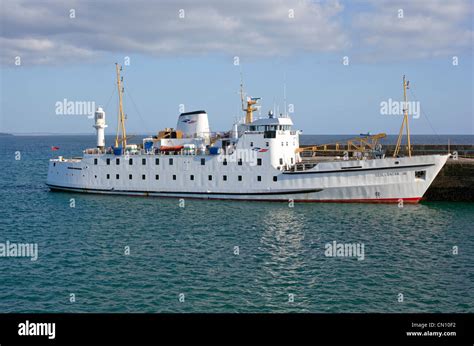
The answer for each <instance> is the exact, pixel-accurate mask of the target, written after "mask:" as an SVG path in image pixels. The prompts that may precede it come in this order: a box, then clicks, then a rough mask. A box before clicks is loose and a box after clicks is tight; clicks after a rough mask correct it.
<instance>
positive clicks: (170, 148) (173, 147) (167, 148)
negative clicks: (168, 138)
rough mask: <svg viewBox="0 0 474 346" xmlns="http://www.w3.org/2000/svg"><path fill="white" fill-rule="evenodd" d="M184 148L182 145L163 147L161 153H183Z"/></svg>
mask: <svg viewBox="0 0 474 346" xmlns="http://www.w3.org/2000/svg"><path fill="white" fill-rule="evenodd" d="M183 148H184V146H182V145H175V146H161V147H160V151H181V149H183Z"/></svg>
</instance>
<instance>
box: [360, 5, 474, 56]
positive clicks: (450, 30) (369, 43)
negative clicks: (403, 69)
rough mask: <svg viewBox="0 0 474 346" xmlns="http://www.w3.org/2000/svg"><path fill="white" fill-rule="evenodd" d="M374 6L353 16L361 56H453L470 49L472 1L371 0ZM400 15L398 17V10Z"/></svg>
mask: <svg viewBox="0 0 474 346" xmlns="http://www.w3.org/2000/svg"><path fill="white" fill-rule="evenodd" d="M369 3H371V4H372V5H373V9H372V10H370V11H365V12H363V13H358V14H356V15H355V16H354V18H353V28H354V29H355V30H354V32H355V33H356V36H355V37H354V39H355V40H357V41H358V42H359V45H361V46H362V47H363V50H361V51H359V52H358V55H359V56H360V57H361V58H362V59H364V60H369V61H370V60H380V59H383V60H404V59H409V58H430V57H437V56H452V55H455V54H459V53H461V52H463V51H467V52H468V51H469V50H470V48H471V46H472V38H473V32H472V30H471V28H470V24H469V23H470V21H471V20H472V2H470V1H465V0H451V1H444V0H418V1H408V0H400V1H386V0H379V1H370V2H369ZM400 10H401V11H403V13H402V14H403V18H399V11H400Z"/></svg>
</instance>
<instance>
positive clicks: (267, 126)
mask: <svg viewBox="0 0 474 346" xmlns="http://www.w3.org/2000/svg"><path fill="white" fill-rule="evenodd" d="M292 126H293V121H292V120H291V119H290V118H289V117H280V118H261V119H257V120H255V121H253V122H252V123H250V124H249V125H248V128H249V131H287V130H291V128H292Z"/></svg>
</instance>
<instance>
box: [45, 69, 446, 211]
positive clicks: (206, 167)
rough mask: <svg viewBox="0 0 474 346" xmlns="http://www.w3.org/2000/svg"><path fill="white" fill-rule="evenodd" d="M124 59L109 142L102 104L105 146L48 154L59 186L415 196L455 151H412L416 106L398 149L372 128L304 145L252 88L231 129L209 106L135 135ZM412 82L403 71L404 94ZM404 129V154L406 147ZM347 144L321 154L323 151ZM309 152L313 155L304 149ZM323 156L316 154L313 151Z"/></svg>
mask: <svg viewBox="0 0 474 346" xmlns="http://www.w3.org/2000/svg"><path fill="white" fill-rule="evenodd" d="M121 71H122V68H121V67H120V66H119V65H117V64H116V75H117V90H118V95H119V107H118V108H119V111H118V130H117V133H116V138H115V143H114V145H112V146H109V147H107V146H106V144H105V128H106V127H107V125H106V121H105V112H104V110H103V109H102V108H101V107H99V108H97V110H96V111H95V117H94V118H95V124H94V125H93V127H94V128H95V129H96V131H97V146H96V147H95V148H91V149H85V150H84V152H83V156H82V157H81V158H64V157H62V156H59V157H57V158H54V159H51V160H50V161H49V169H48V177H47V185H48V186H49V188H50V189H51V190H53V191H56V190H60V191H74V192H84V193H98V194H116V195H140V196H157V197H174V198H200V199H232V200H255V201H294V202H375V203H400V202H402V203H403V202H405V203H417V202H418V201H420V199H421V198H422V197H423V195H424V193H425V192H426V190H427V189H428V187H429V186H430V184H431V183H432V182H433V180H434V179H435V177H436V175H437V174H438V172H439V171H440V170H441V168H442V167H443V165H444V164H445V163H446V160H447V159H448V157H449V154H447V155H423V156H415V155H412V153H411V144H410V132H409V127H408V110H407V109H404V116H403V122H402V126H401V128H400V133H399V137H398V142H397V146H396V149H395V152H394V154H393V156H390V157H388V156H386V155H385V154H384V151H383V150H382V148H381V145H380V143H379V142H378V140H379V139H380V138H383V137H384V136H385V134H378V135H373V136H371V135H369V134H367V135H364V136H363V137H361V138H357V139H356V140H354V141H349V142H347V144H345V145H342V144H341V145H340V144H336V145H333V146H332V147H331V146H316V147H310V148H300V145H299V135H300V131H298V130H295V129H294V128H293V122H292V120H291V118H290V116H289V115H288V114H280V115H278V116H277V115H275V114H273V113H272V112H269V114H268V116H267V117H264V118H255V119H254V112H255V111H257V110H258V106H259V100H260V99H259V98H251V97H246V98H244V93H243V88H242V84H241V101H242V110H243V111H244V112H245V115H244V116H243V117H242V119H240V120H239V121H237V122H235V123H234V124H233V126H232V128H231V130H230V131H228V132H222V133H218V132H211V131H210V127H209V120H208V115H207V113H206V112H205V111H204V110H198V111H194V112H186V113H182V114H180V115H179V116H178V121H177V125H176V128H166V129H164V130H163V131H159V132H158V133H157V135H155V136H150V137H146V138H143V140H142V142H141V143H138V144H129V143H128V142H127V139H128V138H127V135H126V130H125V116H124V112H123V107H122V99H123V98H122V97H123V91H124V89H123V86H122V85H123V84H122V83H123V79H122V77H121V76H120V73H121ZM406 88H407V82H406V81H405V77H403V90H404V100H405V104H407V103H406ZM405 129H406V136H407V142H408V143H407V146H406V150H407V153H406V155H402V154H401V148H402V144H401V142H402V136H404V131H405ZM330 150H333V151H334V152H335V153H336V152H339V153H342V154H343V155H342V156H334V157H332V158H331V159H327V158H326V157H325V158H326V159H325V160H321V159H317V158H318V153H322V152H326V153H327V152H328V151H330ZM307 153H310V154H311V155H310V157H309V158H307V157H305V155H306V154H307ZM315 156H316V159H315V158H314V157H315Z"/></svg>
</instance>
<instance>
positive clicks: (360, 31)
mask: <svg viewBox="0 0 474 346" xmlns="http://www.w3.org/2000/svg"><path fill="white" fill-rule="evenodd" d="M360 3H363V4H364V5H365V6H363V7H362V9H360V7H359V6H357V5H358V4H360ZM471 7H472V5H471V2H470V1H469V0H465V1H461V0H460V1H457V0H454V1H443V0H421V1H414V0H410V1H409V0H401V1H384V0H377V1H375V0H367V1H365V2H352V1H351V2H348V3H347V4H346V5H345V6H343V5H341V3H340V2H339V1H336V0H333V1H331V0H328V1H316V0H315V1H310V0H289V1H285V0H243V1H238V2H234V1H222V0H221V1H219V0H202V1H191V0H184V1H179V2H175V1H159V2H158V1H156V2H150V1H142V0H140V1H131V0H115V1H114V0H100V1H79V0H70V1H60V0H42V1H35V0H17V1H2V2H1V9H2V11H1V23H2V24H1V35H0V45H1V48H2V49H1V53H0V54H1V55H0V59H1V62H2V63H4V64H11V63H13V61H14V57H15V56H21V57H22V61H24V62H25V63H27V64H54V63H64V62H70V61H88V60H91V61H94V59H97V58H100V57H101V56H102V55H103V54H105V53H112V54H126V55H132V54H144V55H150V56H156V57H160V56H187V55H200V54H215V53H217V54H227V55H230V56H234V55H239V56H245V57H247V56H254V57H265V56H287V55H296V54H301V53H305V52H310V53H312V54H318V53H321V52H336V53H338V54H339V53H340V54H341V55H347V54H349V55H351V54H352V55H355V56H359V57H360V58H361V59H365V60H367V59H372V60H380V59H387V58H388V59H393V58H395V59H404V58H425V57H432V56H439V55H447V54H448V55H449V54H455V53H457V52H459V51H462V50H468V49H469V46H470V44H472V43H471V42H472V31H471V30H470V27H469V25H466V23H465V22H466V21H468V20H469V18H470V17H471V16H472V8H471ZM399 8H402V9H403V10H404V15H405V18H404V19H403V20H400V19H398V18H397V10H398V9H399ZM71 9H74V10H75V15H76V18H73V19H72V18H70V17H69V14H70V10H71ZM180 9H183V10H184V11H185V12H184V13H185V18H184V19H180V18H179V16H178V14H179V10H180ZM290 10H293V11H294V18H289V11H290Z"/></svg>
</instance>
